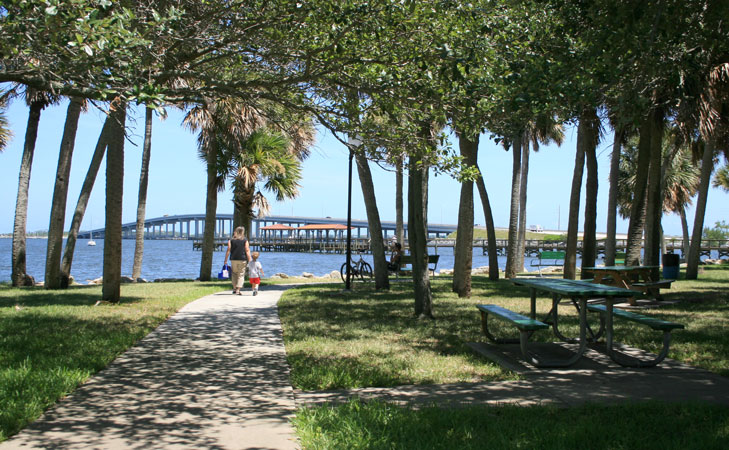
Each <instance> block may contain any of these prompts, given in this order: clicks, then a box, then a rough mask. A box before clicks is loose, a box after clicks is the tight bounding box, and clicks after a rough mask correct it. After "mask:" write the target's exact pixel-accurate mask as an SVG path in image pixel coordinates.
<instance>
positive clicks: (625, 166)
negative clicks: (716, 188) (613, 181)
mask: <svg viewBox="0 0 729 450" xmlns="http://www.w3.org/2000/svg"><path fill="white" fill-rule="evenodd" d="M637 146H638V140H637V138H636V137H635V136H633V137H630V138H629V139H628V140H627V141H626V143H625V146H624V151H623V153H622V154H621V157H620V166H619V171H618V172H619V173H618V190H617V199H616V200H617V205H618V213H619V214H620V216H621V217H623V218H627V217H629V215H630V208H631V205H632V203H633V199H634V197H635V194H634V191H635V183H636V171H637V159H638V149H637ZM662 152H663V160H664V162H665V164H664V165H663V168H664V174H663V179H664V180H665V188H664V189H663V201H662V205H663V212H666V213H667V212H672V213H675V214H679V215H680V216H681V219H682V220H681V223H682V228H683V234H684V245H687V244H688V241H689V239H688V224H687V223H686V212H685V211H686V207H687V206H690V205H691V198H692V197H693V196H694V195H696V192H697V189H698V184H699V176H700V168H699V167H697V166H696V165H695V164H694V163H693V159H692V150H691V146H690V145H688V144H687V143H686V142H684V141H683V140H682V139H679V135H678V133H677V130H676V129H671V130H669V132H668V133H666V135H665V137H664V139H663V149H662ZM687 252H688V249H686V248H684V255H686V254H687Z"/></svg>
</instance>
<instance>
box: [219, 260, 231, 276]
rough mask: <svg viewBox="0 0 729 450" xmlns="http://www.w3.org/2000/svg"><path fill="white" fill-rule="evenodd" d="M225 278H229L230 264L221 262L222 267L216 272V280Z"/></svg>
mask: <svg viewBox="0 0 729 450" xmlns="http://www.w3.org/2000/svg"><path fill="white" fill-rule="evenodd" d="M227 279H230V266H229V265H227V264H223V268H222V269H220V272H218V280H227Z"/></svg>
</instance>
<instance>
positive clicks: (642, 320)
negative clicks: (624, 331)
mask: <svg viewBox="0 0 729 450" xmlns="http://www.w3.org/2000/svg"><path fill="white" fill-rule="evenodd" d="M587 310H588V311H592V312H598V313H600V325H601V328H602V327H604V326H605V320H606V315H607V306H605V305H597V304H588V305H587ZM613 316H614V317H619V318H621V319H625V320H629V321H631V322H635V323H638V324H641V325H645V326H648V327H650V328H651V329H653V330H656V331H662V332H663V349H662V350H661V352H660V353H659V354H658V356H657V357H656V358H654V359H652V360H650V361H643V360H638V359H637V358H634V357H631V356H627V355H625V354H624V353H620V352H616V351H615V350H614V349H613V348H612V342H608V349H607V351H608V354H609V355H610V357H611V358H612V359H613V361H615V362H616V363H618V364H620V365H621V366H624V367H653V366H655V365H656V364H658V363H660V362H661V361H663V359H664V358H665V357H666V355H667V354H668V349H669V347H670V346H671V331H673V330H676V329H682V328H685V327H684V326H683V325H681V324H680V323H675V322H669V321H667V320H662V319H658V318H656V317H649V316H644V315H641V314H636V313H634V312H631V311H625V310H622V309H614V308H613ZM620 355H622V356H620ZM622 357H625V358H628V360H627V361H626V360H625V359H621V358H622Z"/></svg>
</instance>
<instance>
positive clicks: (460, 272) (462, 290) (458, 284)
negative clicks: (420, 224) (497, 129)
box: [452, 133, 479, 297]
mask: <svg viewBox="0 0 729 450" xmlns="http://www.w3.org/2000/svg"><path fill="white" fill-rule="evenodd" d="M478 141H479V136H478V135H476V136H475V137H470V136H466V135H464V134H460V133H459V134H458V146H459V148H460V152H461V156H462V157H463V159H464V161H463V162H464V164H465V165H466V166H469V167H474V166H476V165H477V154H478ZM473 215H474V212H473V181H470V180H466V181H463V182H461V197H460V200H459V203H458V231H457V233H456V245H455V249H454V253H455V255H454V256H455V262H454V265H453V286H452V289H453V292H456V293H457V294H458V296H459V297H470V296H471V267H472V265H473V262H472V261H473Z"/></svg>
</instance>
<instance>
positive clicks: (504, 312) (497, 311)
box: [476, 305, 549, 367]
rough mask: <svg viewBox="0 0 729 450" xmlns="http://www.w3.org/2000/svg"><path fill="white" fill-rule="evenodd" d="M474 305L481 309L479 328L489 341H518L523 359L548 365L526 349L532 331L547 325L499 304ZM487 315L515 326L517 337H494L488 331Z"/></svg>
mask: <svg viewBox="0 0 729 450" xmlns="http://www.w3.org/2000/svg"><path fill="white" fill-rule="evenodd" d="M476 307H477V308H478V309H479V311H481V329H482V330H483V333H484V334H485V335H486V337H487V338H488V339H489V340H490V341H492V342H494V343H496V344H515V343H517V342H518V343H519V344H520V347H521V353H522V355H524V359H526V360H527V361H528V362H529V363H530V364H532V365H534V366H537V367H548V366H545V365H544V364H543V363H542V362H540V361H539V360H538V359H537V358H536V357H535V356H534V355H533V354H532V353H530V352H529V351H528V349H527V343H528V342H529V336H531V334H532V333H533V332H534V331H537V330H544V329H547V328H549V325H547V324H546V323H544V322H540V321H538V320H536V319H530V318H529V317H527V316H524V315H522V314H519V313H516V312H514V311H512V310H510V309H506V308H503V307H501V306H499V305H476ZM489 315H491V316H493V317H495V318H497V319H500V320H503V321H506V322H508V323H510V324H511V325H513V326H515V327H516V328H517V329H518V330H519V339H513V338H511V339H502V338H497V337H495V336H494V335H493V334H492V333H491V331H489V325H488V317H489Z"/></svg>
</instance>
